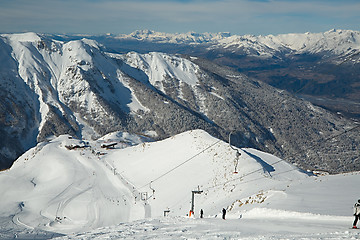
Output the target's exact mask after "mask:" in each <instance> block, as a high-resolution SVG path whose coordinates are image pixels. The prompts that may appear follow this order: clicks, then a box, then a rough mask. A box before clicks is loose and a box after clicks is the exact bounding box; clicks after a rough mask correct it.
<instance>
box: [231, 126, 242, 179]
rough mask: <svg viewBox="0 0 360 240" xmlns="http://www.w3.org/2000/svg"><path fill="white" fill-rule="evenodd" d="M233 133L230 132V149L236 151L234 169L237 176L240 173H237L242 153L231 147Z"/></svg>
mask: <svg viewBox="0 0 360 240" xmlns="http://www.w3.org/2000/svg"><path fill="white" fill-rule="evenodd" d="M232 133H233V132H230V134H229V145H230V148H231V149H233V150H235V151H236V159H235V160H234V164H235V166H234V167H235V169H234V174H237V173H238V171H237V167H238V164H239V157H240V156H241V153H240V152H239V149H236V148H233V146H231V134H232Z"/></svg>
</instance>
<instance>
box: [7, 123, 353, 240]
mask: <svg viewBox="0 0 360 240" xmlns="http://www.w3.org/2000/svg"><path fill="white" fill-rule="evenodd" d="M149 140H150V139H145V138H143V137H140V136H136V135H131V134H127V133H121V132H118V133H113V134H110V135H107V136H105V137H104V138H102V139H101V140H98V141H81V140H76V139H73V138H71V137H69V136H68V135H67V136H66V135H63V136H60V137H58V138H54V139H52V140H49V141H48V142H44V143H41V144H38V145H37V146H36V147H35V148H33V149H31V150H29V151H28V152H26V153H25V154H24V155H22V156H21V157H20V158H19V159H18V160H17V161H16V162H15V163H14V165H13V166H12V168H11V169H9V170H6V171H3V172H1V173H0V187H1V189H3V190H4V192H6V194H2V195H1V196H0V206H1V208H0V209H1V211H0V222H1V225H0V228H1V233H0V237H1V238H6V239H11V238H14V237H17V238H23V239H27V238H31V237H32V238H36V239H48V238H51V237H57V236H61V235H62V234H69V235H68V236H64V237H63V238H64V239H76V238H82V239H101V238H104V237H110V236H111V238H112V239H122V238H126V237H131V238H135V239H142V238H144V237H145V236H146V237H147V238H150V239H154V238H160V239H161V238H162V237H163V238H164V239H176V238H178V237H181V236H187V237H191V236H197V237H199V238H201V239H205V238H206V239H208V238H215V239H216V236H217V238H221V237H222V238H224V237H230V238H234V237H239V236H243V237H244V236H246V237H249V239H261V237H264V236H265V237H266V236H267V237H270V236H273V238H269V239H276V238H278V237H283V238H284V237H289V236H293V237H294V238H293V239H298V237H299V236H301V234H308V235H309V236H310V238H312V239H314V238H316V236H318V237H321V236H327V235H325V234H330V233H331V235H332V236H335V237H339V236H343V237H344V238H346V237H351V236H356V235H354V234H356V233H351V232H349V231H347V229H348V227H349V226H351V222H352V216H351V214H352V209H351V206H352V205H353V202H354V201H356V199H357V197H358V195H357V193H356V191H353V190H354V189H355V188H356V184H357V183H358V180H359V176H360V175H359V173H358V172H354V173H352V174H341V175H333V176H331V175H330V176H329V175H327V176H320V177H316V176H314V175H312V174H307V173H305V172H303V171H301V170H300V169H298V168H297V167H295V166H293V165H291V164H289V163H287V162H285V161H283V160H282V159H279V158H277V157H275V156H272V155H270V154H267V153H264V152H260V151H258V150H255V149H249V148H243V149H237V148H235V149H233V148H230V146H229V144H227V143H226V142H223V141H221V140H219V139H216V138H214V137H212V136H210V135H209V134H207V133H206V132H204V131H202V130H194V131H188V132H184V133H182V134H179V135H176V136H173V137H171V138H168V139H164V140H162V141H157V142H152V141H151V140H150V142H148V141H149ZM114 143H116V145H114V146H113V147H110V148H108V149H107V148H105V147H104V146H108V145H111V144H114ZM237 151H239V152H240V153H241V155H240V157H239V158H236V152H237ZM236 160H237V163H236ZM235 170H236V172H237V173H234V172H235ZM193 190H202V191H203V192H202V193H201V194H196V196H195V208H194V212H195V219H194V218H188V217H186V214H188V213H189V210H190V207H191V191H193ZM222 208H226V209H227V219H228V220H227V221H229V222H228V223H227V224H226V225H225V224H224V223H221V222H219V221H223V220H221V219H220V212H221V209H222ZM200 209H204V211H205V218H204V219H202V220H200V219H198V218H199V214H198V212H199V210H200ZM164 211H169V212H168V217H167V218H163V214H164ZM239 218H240V219H239ZM289 221H290V222H292V223H294V224H293V225H290V226H289V225H288V224H287V223H289ZM259 223H261V224H259ZM314 225H315V226H316V227H314ZM215 226H216V227H215ZM285 226H286V229H285ZM155 230H158V231H155ZM154 231H155V232H154ZM199 231H200V232H199ZM71 233H73V234H71ZM159 233H161V235H159ZM319 234H320V235H319Z"/></svg>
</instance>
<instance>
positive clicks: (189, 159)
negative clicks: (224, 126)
mask: <svg viewBox="0 0 360 240" xmlns="http://www.w3.org/2000/svg"><path fill="white" fill-rule="evenodd" d="M221 141H222V140H221V139H219V140H218V141H216V142H214V143H213V144H211V145H210V146H208V147H206V148H205V149H203V150H201V151H200V152H198V153H197V154H195V155H193V156H192V157H190V158H188V159H187V160H185V161H184V162H182V163H180V164H178V165H177V166H175V167H173V168H172V169H170V170H168V171H167V172H165V173H163V174H162V175H160V176H159V177H157V178H155V179H154V180H152V181H150V182H149V183H147V184H145V185H144V186H142V187H140V188H144V187H146V186H147V185H149V184H150V183H153V182H155V181H157V180H159V179H160V178H162V177H164V176H166V175H167V174H169V173H170V172H172V171H174V170H175V169H177V168H179V167H181V166H182V165H184V164H185V163H187V162H189V161H191V160H193V159H194V158H195V157H197V156H198V155H200V154H201V153H203V152H205V151H206V150H208V149H210V148H212V147H213V146H215V145H216V144H218V143H219V142H221Z"/></svg>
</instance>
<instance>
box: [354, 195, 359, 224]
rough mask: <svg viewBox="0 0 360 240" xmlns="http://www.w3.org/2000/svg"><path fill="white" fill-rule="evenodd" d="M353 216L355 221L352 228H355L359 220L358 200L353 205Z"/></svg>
mask: <svg viewBox="0 0 360 240" xmlns="http://www.w3.org/2000/svg"><path fill="white" fill-rule="evenodd" d="M354 216H355V220H354V224H353V228H357V227H356V224H357V221H358V220H359V218H360V199H359V200H358V201H357V203H355V205H354Z"/></svg>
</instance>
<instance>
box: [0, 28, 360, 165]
mask: <svg viewBox="0 0 360 240" xmlns="http://www.w3.org/2000/svg"><path fill="white" fill-rule="evenodd" d="M0 46H1V48H0V49H1V50H0V53H1V54H0V58H1V62H2V65H1V66H0V68H1V71H0V74H1V75H0V85H1V88H0V94H1V96H2V98H1V106H2V107H1V108H0V111H1V119H0V124H1V128H0V131H1V133H2V136H3V138H2V139H1V140H0V146H1V147H0V154H1V161H2V166H3V167H7V166H9V165H11V163H12V161H14V160H15V159H16V158H17V157H18V156H19V155H21V154H22V153H23V152H24V151H26V150H27V149H29V148H30V147H33V146H35V145H36V143H38V142H42V141H45V140H46V139H47V137H50V136H53V135H56V136H58V135H61V134H70V135H72V136H76V137H78V138H87V139H92V138H93V139H95V138H98V137H100V136H102V135H104V134H107V133H110V132H114V131H127V132H132V133H138V134H143V135H147V136H151V137H153V138H155V139H164V138H166V137H169V136H173V135H175V134H178V133H181V132H184V131H187V130H190V129H203V130H206V131H207V132H209V133H210V134H212V135H214V136H216V137H218V138H221V139H228V136H229V133H230V132H233V134H232V135H231V141H232V142H233V144H235V145H237V146H247V147H254V148H257V149H260V150H263V151H267V152H270V153H273V154H275V155H277V156H282V157H284V158H286V160H288V161H291V162H296V163H297V164H299V165H300V166H302V167H304V168H317V169H325V170H328V171H333V172H339V171H350V170H355V169H359V166H358V165H357V164H356V159H357V158H358V157H359V151H358V146H359V141H360V140H359V135H358V134H357V132H356V131H351V132H348V133H347V134H341V133H344V132H345V131H347V130H349V129H354V127H355V126H356V125H354V123H353V122H351V121H348V120H346V119H342V118H341V117H339V116H335V115H333V114H331V113H329V112H327V111H325V110H323V109H321V108H318V107H315V106H313V105H312V104H310V103H309V102H306V101H302V100H299V99H296V98H294V97H293V96H292V95H290V94H288V93H287V92H285V91H280V90H278V89H275V88H273V87H270V86H269V85H267V84H264V83H262V82H258V81H256V80H254V79H250V78H248V77H246V76H244V75H242V74H240V73H238V72H237V71H233V70H231V69H228V68H225V67H221V66H219V65H216V64H214V63H212V62H210V61H207V60H204V59H201V58H196V57H184V56H180V55H172V54H165V53H158V52H150V53H146V54H139V53H136V52H129V53H127V54H115V53H108V52H106V51H104V49H103V47H102V46H101V45H100V44H98V43H97V42H96V41H94V40H89V39H80V40H73V41H60V40H55V39H53V38H50V37H49V36H46V35H39V34H35V33H25V34H3V35H1V36H0ZM337 134H340V135H339V136H338V137H337V138H334V139H331V140H332V141H329V137H331V136H334V135H337ZM337 141H338V142H337Z"/></svg>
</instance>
